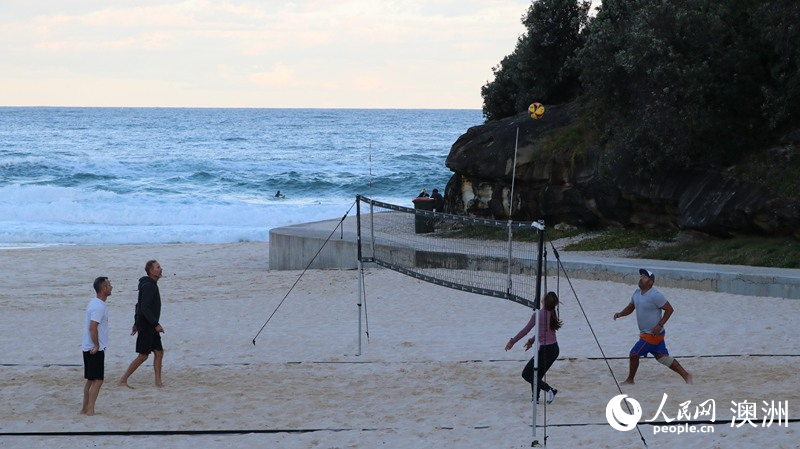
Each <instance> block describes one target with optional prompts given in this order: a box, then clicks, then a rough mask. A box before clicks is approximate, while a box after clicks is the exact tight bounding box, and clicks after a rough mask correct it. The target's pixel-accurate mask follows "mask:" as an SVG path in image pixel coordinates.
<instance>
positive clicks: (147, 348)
mask: <svg viewBox="0 0 800 449" xmlns="http://www.w3.org/2000/svg"><path fill="white" fill-rule="evenodd" d="M136 330H137V332H138V336H137V337H136V352H137V353H138V354H150V353H151V352H153V351H163V350H164V348H163V347H162V346H161V335H160V334H159V333H158V332H156V328H155V327H152V326H150V325H149V324H148V325H144V326H139V325H138V324H137V325H136Z"/></svg>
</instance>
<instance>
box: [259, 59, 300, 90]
mask: <svg viewBox="0 0 800 449" xmlns="http://www.w3.org/2000/svg"><path fill="white" fill-rule="evenodd" d="M249 79H250V81H251V82H252V83H253V84H255V85H258V86H269V87H281V86H293V85H296V84H297V81H296V80H295V76H294V70H292V69H291V68H290V67H288V66H286V65H285V64H281V63H278V64H276V65H275V67H274V68H273V69H272V70H270V71H268V72H255V73H252V74H251V75H250V77H249Z"/></svg>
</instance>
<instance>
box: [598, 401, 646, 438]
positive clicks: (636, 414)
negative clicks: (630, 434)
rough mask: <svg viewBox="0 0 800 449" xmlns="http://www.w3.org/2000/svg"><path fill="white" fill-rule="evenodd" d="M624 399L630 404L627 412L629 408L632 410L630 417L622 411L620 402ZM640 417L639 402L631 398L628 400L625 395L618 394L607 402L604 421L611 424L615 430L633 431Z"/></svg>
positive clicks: (640, 408)
mask: <svg viewBox="0 0 800 449" xmlns="http://www.w3.org/2000/svg"><path fill="white" fill-rule="evenodd" d="M623 399H625V400H626V401H628V404H630V407H628V410H630V409H631V408H632V409H633V410H632V412H633V414H632V415H629V414H628V413H626V412H625V411H624V410H622V400H623ZM641 417H642V406H641V405H639V401H637V400H636V399H633V398H629V397H628V395H627V394H620V395H617V396H614V397H613V398H611V400H610V401H608V405H606V419H607V420H608V423H609V424H611V427H613V428H614V429H616V430H619V431H622V432H627V431H628V430H631V429H633V428H634V427H636V424H637V423H638V422H639V418H641Z"/></svg>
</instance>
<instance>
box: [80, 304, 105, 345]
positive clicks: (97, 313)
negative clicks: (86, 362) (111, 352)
mask: <svg viewBox="0 0 800 449" xmlns="http://www.w3.org/2000/svg"><path fill="white" fill-rule="evenodd" d="M90 321H94V322H96V323H98V325H97V340H98V343H100V350H101V351H104V350H105V349H106V347H107V346H108V304H106V302H105V301H103V300H102V299H100V298H94V299H92V300H91V301H89V304H88V305H87V306H86V320H85V321H84V323H83V344H82V347H83V350H84V351H90V350H91V349H92V348H94V342H93V341H92V336H91V334H89V322H90Z"/></svg>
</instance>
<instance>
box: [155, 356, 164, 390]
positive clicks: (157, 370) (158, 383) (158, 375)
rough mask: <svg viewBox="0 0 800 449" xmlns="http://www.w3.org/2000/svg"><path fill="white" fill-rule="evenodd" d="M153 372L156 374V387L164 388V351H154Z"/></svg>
mask: <svg viewBox="0 0 800 449" xmlns="http://www.w3.org/2000/svg"><path fill="white" fill-rule="evenodd" d="M153 355H154V357H153V370H154V371H155V374H156V387H159V388H161V387H163V386H164V384H163V383H162V382H161V364H162V362H163V360H164V351H153Z"/></svg>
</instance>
